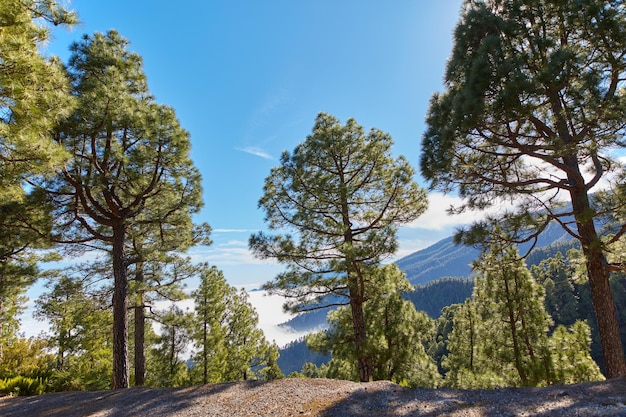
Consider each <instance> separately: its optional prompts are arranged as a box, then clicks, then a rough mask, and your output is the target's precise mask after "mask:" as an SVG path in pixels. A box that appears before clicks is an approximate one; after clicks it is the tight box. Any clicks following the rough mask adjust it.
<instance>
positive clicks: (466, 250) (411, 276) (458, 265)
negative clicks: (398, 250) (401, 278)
mask: <svg viewBox="0 0 626 417" xmlns="http://www.w3.org/2000/svg"><path fill="white" fill-rule="evenodd" d="M479 254H480V251H479V250H477V249H475V248H472V247H469V246H463V245H455V244H454V242H453V241H452V236H450V237H447V238H445V239H443V240H440V241H439V242H437V243H435V244H434V245H432V246H429V247H427V248H426V249H422V250H419V251H417V252H413V253H412V254H410V255H408V256H405V257H404V258H402V259H399V260H398V261H396V265H398V268H400V269H401V270H402V271H403V272H404V273H405V274H406V277H407V279H408V280H409V282H410V283H411V284H413V285H424V284H427V283H429V282H430V281H433V280H435V279H437V278H441V277H469V276H470V275H471V273H472V269H471V267H470V263H471V262H473V261H474V260H475V259H476V258H477V257H478V255H479Z"/></svg>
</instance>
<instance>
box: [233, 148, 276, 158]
mask: <svg viewBox="0 0 626 417" xmlns="http://www.w3.org/2000/svg"><path fill="white" fill-rule="evenodd" d="M235 150H238V151H240V152H245V153H247V154H250V155H254V156H258V157H259V158H263V159H269V160H273V159H275V158H274V157H273V156H272V155H270V154H269V153H267V152H265V151H264V150H263V149H260V148H257V147H255V146H246V147H244V148H235Z"/></svg>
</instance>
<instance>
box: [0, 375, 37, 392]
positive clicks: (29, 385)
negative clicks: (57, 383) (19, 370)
mask: <svg viewBox="0 0 626 417" xmlns="http://www.w3.org/2000/svg"><path fill="white" fill-rule="evenodd" d="M46 386H47V381H46V380H45V379H43V378H27V377H24V376H16V377H13V378H6V379H2V380H0V394H4V395H41V394H43V393H44V392H45V391H46Z"/></svg>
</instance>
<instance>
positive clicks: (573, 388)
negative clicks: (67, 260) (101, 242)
mask: <svg viewBox="0 0 626 417" xmlns="http://www.w3.org/2000/svg"><path fill="white" fill-rule="evenodd" d="M442 415H445V416H470V417H478V416H481V417H483V416H585V417H587V416H626V379H616V380H611V381H608V382H597V383H587V384H577V385H565V386H553V387H548V388H507V389H498V390H450V389H421V388H420V389H410V388H404V387H400V386H398V385H396V384H393V383H391V382H386V381H379V382H371V383H367V384H359V383H355V382H349V381H337V380H328V379H282V380H277V381H271V382H260V381H248V382H236V383H225V384H209V385H202V386H195V387H187V388H144V387H139V388H130V389H125V390H117V391H97V392H65V393H57V394H47V395H42V396H37V397H17V398H6V397H5V398H1V399H0V416H3V417H18V416H20V417H22V416H28V417H37V416H42V417H43V416H46V417H78V416H81V417H82V416H91V417H105V416H106V417H122V416H149V417H172V416H176V417H196V416H203V417H213V416H219V417H222V416H229V417H244V416H245V417H255V416H263V417H265V416H275V417H287V416H319V417H350V416H371V417H374V416H381V417H387V416H433V417H434V416H442Z"/></svg>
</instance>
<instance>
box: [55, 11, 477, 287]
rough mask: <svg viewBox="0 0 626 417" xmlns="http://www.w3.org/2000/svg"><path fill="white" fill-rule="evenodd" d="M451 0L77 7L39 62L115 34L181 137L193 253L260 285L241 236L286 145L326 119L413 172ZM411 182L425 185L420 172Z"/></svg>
mask: <svg viewBox="0 0 626 417" xmlns="http://www.w3.org/2000/svg"><path fill="white" fill-rule="evenodd" d="M461 3H462V0H441V1H437V2H431V1H423V0H394V1H392V2H382V1H369V0H344V1H337V0H334V1H331V0H321V1H320V0H317V1H313V0H309V1H305V0H299V1H298V0H291V1H287V0H284V1H276V0H267V1H258V0H257V1H252V0H250V1H243V0H242V1H225V0H221V1H217V0H202V1H201V0H196V1H179V2H171V1H164V0H151V1H148V0H124V1H118V0H109V1H94V0H74V1H72V2H69V3H68V4H69V7H70V8H72V9H73V10H75V11H76V12H77V13H78V15H79V18H80V20H81V22H82V23H81V24H79V25H77V26H76V27H74V29H73V30H71V31H68V30H66V29H60V28H57V29H55V30H54V32H53V39H52V41H51V42H50V43H49V44H48V45H47V48H46V53H48V54H53V55H57V56H59V57H61V59H62V60H63V61H64V62H66V61H67V58H68V56H69V51H68V48H69V45H70V44H71V43H72V42H73V41H76V40H78V39H80V37H81V36H82V35H83V34H85V33H86V34H93V33H94V32H96V31H97V32H106V31H107V30H109V29H116V30H118V32H120V34H121V35H122V36H124V37H125V38H127V39H128V40H129V41H130V43H131V44H130V49H131V50H133V51H135V52H137V53H138V54H140V55H141V56H142V57H143V60H144V71H145V73H146V75H147V78H148V86H149V88H150V91H151V92H152V94H153V95H154V96H155V97H156V99H157V101H158V102H160V103H163V104H167V105H169V106H171V107H173V108H174V109H175V110H176V113H177V115H178V118H179V120H180V121H181V124H182V126H183V127H184V128H186V129H187V130H188V131H189V132H190V134H191V141H192V158H193V160H194V163H195V164H196V166H197V167H198V168H199V170H200V171H201V173H202V176H203V189H204V201H205V207H204V209H203V210H202V212H201V213H200V214H199V215H198V216H197V218H196V221H206V222H208V223H209V224H210V225H211V226H212V228H213V230H214V231H213V235H212V237H213V240H214V244H213V245H212V246H211V247H208V248H199V249H197V250H195V251H194V252H193V253H192V255H193V257H194V259H197V260H200V259H202V260H207V261H209V262H211V263H212V264H214V265H216V266H217V267H218V268H220V269H221V270H223V271H224V273H225V276H226V278H227V280H228V281H229V282H230V283H231V284H233V285H244V284H245V285H258V284H261V283H263V282H266V281H268V280H270V279H272V278H273V276H274V275H275V274H276V272H278V271H279V270H280V269H281V268H280V267H279V266H277V265H274V264H271V263H267V262H260V261H258V260H255V259H254V258H253V257H252V256H251V254H250V253H249V252H248V250H247V240H248V237H249V236H250V234H251V233H253V232H255V231H258V230H262V229H264V227H265V225H264V222H263V212H262V211H261V210H259V209H258V208H257V202H258V199H259V198H260V197H261V194H262V187H263V182H264V179H265V177H266V176H267V175H268V174H269V171H270V169H271V168H272V167H274V166H276V165H277V164H278V162H279V161H278V158H279V156H280V154H281V153H282V152H283V151H284V150H289V151H291V150H293V148H294V147H295V146H296V145H297V144H298V143H300V142H302V141H303V140H304V139H305V138H306V136H307V135H308V134H309V133H310V131H311V128H312V127H313V123H314V119H315V117H316V115H317V114H318V113H319V112H321V111H323V112H327V113H331V114H333V115H334V116H336V117H337V118H339V119H340V120H341V122H342V123H343V122H345V121H346V119H347V118H349V117H353V118H355V119H356V121H357V122H358V123H359V124H361V125H362V126H363V127H364V128H365V129H366V130H369V129H370V128H372V127H376V128H378V129H381V130H383V131H386V132H388V133H389V134H391V136H392V137H393V139H394V142H395V145H394V148H393V153H394V155H396V156H397V155H404V156H405V157H406V158H408V160H409V161H410V162H411V163H412V165H413V166H414V168H415V169H416V171H417V170H418V163H419V155H420V141H421V135H422V133H423V131H424V117H425V115H426V112H427V109H428V102H429V99H430V96H431V95H432V93H433V92H435V91H441V90H442V89H443V86H442V79H443V73H444V69H445V64H446V60H447V58H448V56H449V54H450V51H451V48H452V32H453V30H454V27H455V25H456V23H457V21H458V17H459V12H460V7H461ZM416 180H417V181H418V182H419V183H420V184H421V185H422V186H426V184H424V182H423V181H422V180H421V178H420V177H419V175H418V176H417V177H416ZM451 202H453V198H451V197H443V196H441V195H437V194H434V195H431V198H430V209H429V211H428V213H427V214H425V215H424V216H422V217H421V218H420V219H419V220H418V221H417V222H415V224H413V225H410V226H409V227H402V228H401V230H400V232H399V242H400V251H399V253H398V254H397V257H400V256H403V255H406V254H408V253H411V252H413V251H415V250H418V249H421V248H424V247H426V246H428V245H430V244H432V243H435V242H436V241H437V240H439V239H441V238H443V237H446V236H448V235H449V234H450V233H451V232H452V230H453V228H454V226H455V225H456V224H459V223H464V222H467V220H468V219H467V218H463V219H451V218H449V217H448V216H447V215H446V213H445V209H446V208H447V207H448V206H449V204H450V203H451Z"/></svg>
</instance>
